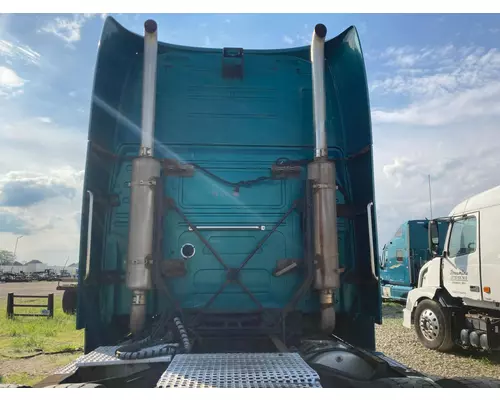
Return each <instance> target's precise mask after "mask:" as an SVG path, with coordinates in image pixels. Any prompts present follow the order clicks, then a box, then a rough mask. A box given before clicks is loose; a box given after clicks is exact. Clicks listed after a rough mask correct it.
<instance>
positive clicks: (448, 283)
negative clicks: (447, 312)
mask: <svg viewBox="0 0 500 400" xmlns="http://www.w3.org/2000/svg"><path fill="white" fill-rule="evenodd" d="M478 221H479V213H477V212H475V213H469V214H466V215H464V216H460V217H457V218H454V219H453V221H452V224H451V232H450V234H449V236H448V242H447V246H446V256H445V257H444V259H443V284H444V286H445V287H446V289H447V290H448V291H449V292H450V294H451V295H452V296H454V297H462V298H464V299H471V300H482V288H481V269H480V257H479V229H478V227H479V222H478Z"/></svg>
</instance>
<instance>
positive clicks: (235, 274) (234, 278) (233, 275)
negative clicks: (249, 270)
mask: <svg viewBox="0 0 500 400" xmlns="http://www.w3.org/2000/svg"><path fill="white" fill-rule="evenodd" d="M297 205H298V201H294V202H293V204H292V206H291V207H290V208H289V209H288V210H287V212H286V213H285V214H283V216H282V217H281V218H280V219H279V221H278V222H277V223H276V224H275V225H274V227H273V228H272V229H271V230H270V231H269V232H268V233H267V234H266V235H265V236H264V237H263V238H262V239H261V240H260V241H259V242H258V243H257V246H255V249H254V250H253V251H252V252H251V253H250V254H249V255H248V256H247V257H246V258H245V260H243V262H242V263H241V265H240V266H239V267H238V268H230V267H229V266H228V265H227V264H226V263H225V262H224V260H223V259H222V258H221V257H220V255H219V254H218V253H217V251H216V250H215V249H214V248H213V246H212V245H211V244H210V243H209V242H208V240H207V239H205V238H204V237H203V235H202V234H201V233H200V231H199V230H198V229H196V227H195V226H194V225H193V224H191V222H190V221H189V220H188V218H187V217H186V215H185V214H184V213H183V212H182V211H181V210H180V209H179V207H177V205H176V204H175V203H174V201H173V200H171V199H170V202H169V207H171V208H172V209H174V210H175V211H176V212H177V214H179V215H180V216H181V218H182V219H183V220H184V222H185V223H186V224H187V225H188V226H189V228H190V229H191V230H192V231H193V232H194V233H195V234H196V236H197V237H198V238H199V239H200V240H201V241H202V242H203V244H204V245H205V246H207V248H208V249H209V250H210V251H211V252H212V254H213V255H214V257H215V258H216V259H217V261H219V263H220V264H221V265H222V266H223V267H224V269H225V270H226V280H225V281H224V283H223V284H222V285H221V287H220V288H219V290H218V291H217V292H215V293H214V295H213V296H212V297H211V298H210V299H209V300H208V301H207V303H206V304H205V306H204V307H203V308H204V309H207V308H208V307H210V305H211V304H212V303H213V302H214V301H215V299H216V298H217V297H218V296H219V295H220V294H221V293H222V292H223V291H224V289H225V288H226V286H227V285H228V284H230V283H236V284H237V285H239V286H240V287H241V288H242V289H243V291H244V292H245V293H246V294H247V295H248V297H250V298H251V299H252V301H253V302H254V303H255V304H256V305H257V306H258V307H259V310H262V309H263V306H262V304H261V303H260V302H259V300H257V298H256V297H255V296H254V295H253V294H252V293H251V292H250V290H248V288H247V287H246V286H245V285H244V284H243V283H242V282H241V281H240V279H239V273H240V271H241V270H242V269H243V268H244V267H245V266H246V265H247V264H248V262H249V261H250V260H251V259H252V257H253V256H254V255H255V254H256V253H257V251H259V249H260V248H261V247H262V246H263V245H264V243H265V242H266V241H267V239H269V238H270V237H271V235H272V234H273V233H274V232H276V230H277V229H278V228H279V227H280V226H281V224H282V223H283V222H284V221H285V219H287V217H288V216H289V215H290V214H291V213H292V212H293V210H295V209H296V208H297Z"/></svg>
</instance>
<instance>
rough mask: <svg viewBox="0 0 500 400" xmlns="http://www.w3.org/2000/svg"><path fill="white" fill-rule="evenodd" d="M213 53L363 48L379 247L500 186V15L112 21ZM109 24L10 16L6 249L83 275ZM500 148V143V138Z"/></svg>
mask: <svg viewBox="0 0 500 400" xmlns="http://www.w3.org/2000/svg"><path fill="white" fill-rule="evenodd" d="M110 15H112V16H113V17H115V18H116V19H117V20H118V22H119V23H121V24H122V25H124V26H125V27H126V28H128V29H130V30H132V31H134V32H137V33H142V30H143V22H144V21H145V20H146V19H148V18H154V19H156V20H157V22H158V25H159V40H161V41H164V42H170V43H175V44H182V45H190V46H200V47H231V46H234V47H243V48H285V47H294V46H302V45H307V44H308V41H309V40H310V37H311V33H312V29H313V27H314V25H315V24H316V23H318V22H321V23H323V24H325V25H326V26H327V28H328V37H327V39H328V38H330V37H333V36H336V35H337V34H338V33H340V32H342V31H343V30H344V29H346V28H347V27H349V26H350V25H355V26H356V27H357V29H358V31H359V34H360V40H361V45H362V48H363V52H364V55H365V62H366V69H367V75H368V81H369V90H370V102H371V108H372V124H373V140H374V174H375V185H376V206H377V210H376V211H377V217H378V218H377V220H378V237H379V242H380V244H383V243H384V242H386V241H388V240H389V239H390V238H391V236H392V234H393V233H394V232H395V231H396V230H397V228H398V226H399V224H401V223H402V222H404V221H406V220H408V219H415V218H426V217H427V218H429V217H430V207H429V191H428V175H429V174H430V175H431V178H432V180H431V182H432V211H433V216H434V217H436V216H444V215H447V214H448V213H449V212H450V211H451V209H452V208H453V206H454V205H455V204H457V203H458V202H460V201H462V200H463V199H465V198H467V197H468V196H471V195H474V194H476V193H478V192H481V191H483V190H486V189H489V188H491V187H493V186H497V185H498V184H499V177H498V176H499V173H498V171H499V167H500V157H498V154H499V152H500V136H499V133H500V132H499V130H500V128H499V127H500V48H499V46H500V45H499V43H500V15H498V14H491V15H488V14H484V15H481V14H473V15H464V14H455V15H437V14H419V15H410V14H316V15H314V14H289V15H279V14H278V15H276V14H274V15H270V14H267V15H266V14H241V15H236V14H235V15H223V14H210V15H203V14H181V15H179V14H175V15H172V14H170V15H154V14H140V15H139V14H110ZM105 17H106V15H105V14H62V15H55V14H38V15H37V14H0V149H1V157H0V249H6V250H10V251H13V250H14V247H15V244H16V238H17V237H19V236H21V235H22V236H23V237H22V238H20V239H19V241H18V246H17V254H16V255H17V258H18V260H21V261H28V260H31V259H35V258H36V259H39V260H41V261H43V262H46V263H48V264H52V265H62V264H64V263H65V262H66V260H67V259H68V258H69V263H72V262H76V261H77V257H78V246H79V226H80V221H79V219H80V211H81V201H82V180H83V176H84V172H83V170H84V161H85V152H86V139H87V130H88V117H89V108H90V96H91V90H92V80H93V74H94V64H95V57H96V53H97V45H98V42H99V38H100V34H101V30H102V26H103V23H104V19H105ZM497 137H498V138H497Z"/></svg>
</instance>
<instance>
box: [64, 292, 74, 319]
mask: <svg viewBox="0 0 500 400" xmlns="http://www.w3.org/2000/svg"><path fill="white" fill-rule="evenodd" d="M76 300H77V293H76V290H75V289H73V288H70V289H66V290H65V291H64V294H63V298H62V308H63V311H64V313H65V314H70V315H73V314H74V313H76Z"/></svg>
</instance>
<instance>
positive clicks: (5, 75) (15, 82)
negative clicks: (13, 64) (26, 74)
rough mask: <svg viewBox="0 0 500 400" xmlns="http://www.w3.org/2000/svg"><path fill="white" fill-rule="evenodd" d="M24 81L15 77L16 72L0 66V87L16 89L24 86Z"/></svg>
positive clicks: (17, 76)
mask: <svg viewBox="0 0 500 400" xmlns="http://www.w3.org/2000/svg"><path fill="white" fill-rule="evenodd" d="M25 82H26V81H25V80H24V79H22V78H21V77H20V76H19V75H17V73H16V71H14V70H12V69H10V68H7V67H3V66H0V87H4V88H18V87H21V86H23V85H24V83H25Z"/></svg>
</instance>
